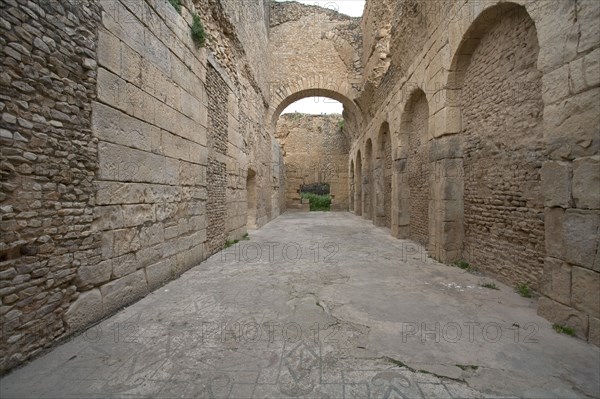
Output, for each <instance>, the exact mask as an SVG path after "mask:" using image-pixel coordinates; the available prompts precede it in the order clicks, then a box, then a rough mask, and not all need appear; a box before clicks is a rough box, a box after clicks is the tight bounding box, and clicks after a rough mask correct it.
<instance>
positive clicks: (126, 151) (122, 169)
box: [98, 142, 176, 184]
mask: <svg viewBox="0 0 600 399" xmlns="http://www.w3.org/2000/svg"><path fill="white" fill-rule="evenodd" d="M98 158H99V172H98V176H99V178H100V179H103V180H116V181H134V182H146V183H161V184H166V183H171V184H176V181H173V180H171V181H168V180H167V177H166V173H165V158H164V157H163V156H160V155H156V154H152V153H149V152H145V151H140V150H136V149H133V148H129V147H124V146H121V145H116V144H112V143H106V142H100V143H99V144H98Z"/></svg>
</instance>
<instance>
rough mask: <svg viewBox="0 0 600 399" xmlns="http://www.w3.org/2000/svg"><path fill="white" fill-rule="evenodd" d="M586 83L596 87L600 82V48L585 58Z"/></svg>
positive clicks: (588, 85)
mask: <svg viewBox="0 0 600 399" xmlns="http://www.w3.org/2000/svg"><path fill="white" fill-rule="evenodd" d="M583 69H584V72H585V84H586V86H587V87H594V86H598V85H599V84H600V48H598V49H596V50H594V51H592V52H591V53H589V54H588V55H586V56H585V58H584V59H583Z"/></svg>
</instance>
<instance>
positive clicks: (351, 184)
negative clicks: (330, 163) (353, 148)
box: [348, 159, 354, 212]
mask: <svg viewBox="0 0 600 399" xmlns="http://www.w3.org/2000/svg"><path fill="white" fill-rule="evenodd" d="M348 176H349V179H348V185H349V192H350V196H349V198H348V202H349V204H348V205H349V206H348V210H349V211H350V212H353V211H354V159H350V171H349V174H348Z"/></svg>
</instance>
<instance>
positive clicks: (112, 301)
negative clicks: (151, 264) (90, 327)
mask: <svg viewBox="0 0 600 399" xmlns="http://www.w3.org/2000/svg"><path fill="white" fill-rule="evenodd" d="M100 291H101V293H102V303H103V305H104V309H105V310H106V311H108V312H110V311H114V310H116V309H118V308H120V307H122V306H125V305H127V304H129V303H131V302H132V301H134V300H136V299H139V298H141V297H142V296H144V295H146V294H147V293H148V284H147V283H146V274H145V272H144V270H138V271H137V272H135V273H133V274H130V275H128V276H125V277H122V278H120V279H118V280H115V281H111V282H109V283H107V284H105V285H103V286H102V287H100Z"/></svg>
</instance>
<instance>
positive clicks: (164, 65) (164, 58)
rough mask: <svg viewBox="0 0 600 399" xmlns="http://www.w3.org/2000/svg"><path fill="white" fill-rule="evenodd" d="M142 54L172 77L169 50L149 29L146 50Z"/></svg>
mask: <svg viewBox="0 0 600 399" xmlns="http://www.w3.org/2000/svg"><path fill="white" fill-rule="evenodd" d="M140 54H142V55H143V56H144V58H146V59H147V60H149V61H151V62H152V63H153V64H154V65H156V66H157V67H158V68H159V69H160V70H161V71H162V72H163V73H164V74H165V75H166V76H171V56H170V52H169V49H168V48H167V46H165V45H164V44H163V43H162V42H161V41H160V40H158V38H157V37H156V36H155V35H154V33H152V32H151V31H150V30H149V29H145V32H144V48H143V52H140Z"/></svg>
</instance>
